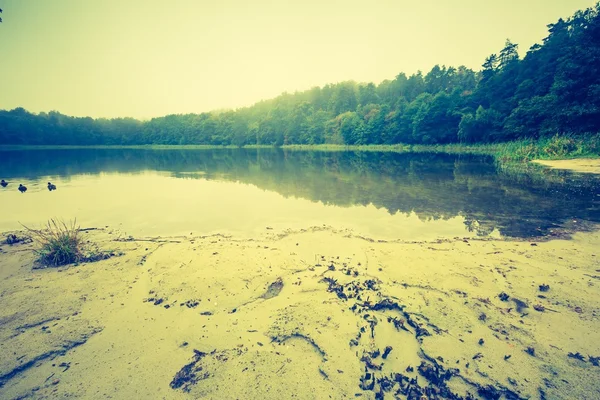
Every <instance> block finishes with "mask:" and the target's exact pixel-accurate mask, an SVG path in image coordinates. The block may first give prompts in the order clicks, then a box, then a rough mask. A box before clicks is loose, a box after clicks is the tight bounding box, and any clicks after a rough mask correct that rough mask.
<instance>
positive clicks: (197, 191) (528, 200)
mask: <svg viewBox="0 0 600 400" xmlns="http://www.w3.org/2000/svg"><path fill="white" fill-rule="evenodd" d="M0 178H2V179H5V180H7V181H8V182H10V184H9V186H8V187H7V188H4V189H2V188H0V204H1V206H2V211H3V217H2V219H1V220H0V231H8V230H16V229H21V228H22V226H21V224H23V225H26V226H28V227H39V226H41V225H42V224H43V223H44V222H45V221H47V220H48V219H50V218H61V219H65V220H70V219H73V218H77V221H78V223H79V224H80V225H81V226H82V227H104V226H109V227H111V228H117V229H119V230H121V231H123V232H126V233H127V234H130V235H145V236H156V235H163V236H165V235H189V234H190V233H191V234H193V235H204V234H214V233H221V234H228V235H234V236H236V237H237V236H239V237H252V236H254V235H256V234H260V233H264V232H267V231H269V230H271V229H272V230H273V231H274V232H279V231H281V230H283V229H287V228H293V229H302V228H310V227H314V226H322V225H328V226H333V227H335V228H339V229H349V230H352V231H353V232H354V233H356V234H360V235H364V236H367V237H371V238H374V239H401V240H420V239H432V238H452V237H456V236H460V237H463V236H464V237H473V236H483V237H485V236H489V237H515V238H519V237H536V236H546V235H554V234H557V232H560V231H562V230H563V229H568V230H577V229H583V227H585V225H586V223H587V222H599V221H600V179H599V178H598V177H596V176H593V175H580V174H579V175H578V174H572V173H568V172H564V171H550V170H543V169H535V170H534V172H529V173H520V172H510V171H506V170H504V169H501V168H499V167H498V166H497V165H496V164H495V163H494V161H493V159H492V158H491V157H483V156H469V155H449V154H429V153H394V152H351V151H348V152H342V151H334V152H325V151H297V150H296V151H293V150H281V149H210V150H146V149H92V148H90V149H66V150H65V149H63V150H38V149H36V150H2V151H0ZM48 181H51V182H52V183H54V184H55V185H56V186H57V187H58V189H57V190H56V191H53V192H49V191H48V189H47V187H46V185H47V182H48ZM20 183H22V184H24V185H25V186H27V187H28V191H27V192H26V193H25V194H21V193H19V191H18V190H17V187H18V185H19V184H20Z"/></svg>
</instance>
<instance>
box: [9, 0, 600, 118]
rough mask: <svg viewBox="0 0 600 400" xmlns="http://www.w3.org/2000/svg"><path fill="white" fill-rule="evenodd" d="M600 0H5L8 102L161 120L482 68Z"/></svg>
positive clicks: (32, 107) (35, 108) (37, 109)
mask: <svg viewBox="0 0 600 400" xmlns="http://www.w3.org/2000/svg"><path fill="white" fill-rule="evenodd" d="M595 3H596V0H453V1H450V0H370V1H366V0H364V1H355V0H345V1H328V0H300V1H267V0H259V1H240V0H218V1H217V0H211V1H207V0H196V1H194V0H170V1H164V0H160V1H159V0H103V1H95V0H52V1H49V0H0V8H2V9H3V10H4V12H3V14H2V15H1V17H2V19H3V21H4V22H3V23H2V24H0V79H1V80H0V109H12V108H15V107H24V108H26V109H28V110H30V111H32V112H40V111H50V110H57V111H60V112H62V113H65V114H69V115H76V116H92V117H124V116H131V117H136V118H143V119H145V118H151V117H155V116H161V115H165V114H170V113H176V114H178V113H191V112H194V113H199V112H203V111H210V110H214V109H220V108H236V107H241V106H247V105H251V104H253V103H254V102H256V101H258V100H261V99H266V98H271V97H275V96H277V95H278V94H280V93H281V92H283V91H288V92H294V91H296V90H305V89H309V88H311V87H313V86H322V85H325V84H327V83H335V82H340V81H344V80H355V81H358V82H376V83H378V82H380V81H382V80H384V79H393V78H394V77H395V76H396V75H397V74H398V73H399V72H406V73H407V74H411V73H413V72H416V71H417V70H422V71H424V72H427V71H428V70H429V69H431V67H433V66H434V65H435V64H445V65H453V66H459V65H461V64H462V65H466V66H467V67H470V68H473V69H480V65H481V64H482V63H483V61H484V58H485V57H486V56H488V55H489V54H491V53H493V52H497V51H499V50H500V49H501V48H502V46H503V45H504V41H505V40H506V38H510V39H511V40H512V41H513V42H516V43H518V44H519V45H520V52H521V54H522V55H523V54H524V53H525V51H526V50H527V49H528V48H529V47H530V46H531V45H532V44H533V43H535V42H539V41H540V40H541V39H542V38H543V37H545V36H546V32H547V30H546V25H547V24H548V23H552V22H555V21H556V20H557V19H558V18H560V17H564V18H567V17H569V16H570V15H571V14H573V12H575V11H576V10H578V9H582V8H586V7H589V6H592V5H593V4H595Z"/></svg>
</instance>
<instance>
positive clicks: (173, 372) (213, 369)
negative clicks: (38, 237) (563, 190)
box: [0, 227, 600, 399]
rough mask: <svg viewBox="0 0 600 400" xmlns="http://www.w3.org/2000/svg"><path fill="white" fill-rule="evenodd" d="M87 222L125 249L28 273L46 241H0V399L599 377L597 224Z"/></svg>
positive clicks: (579, 391) (574, 391) (559, 392)
mask: <svg viewBox="0 0 600 400" xmlns="http://www.w3.org/2000/svg"><path fill="white" fill-rule="evenodd" d="M82 234H83V235H86V236H85V237H87V238H89V240H90V241H93V242H96V243H98V244H99V245H100V247H101V248H103V249H110V250H114V251H116V252H122V253H123V255H122V256H119V257H113V258H110V259H108V260H103V261H99V262H95V263H87V264H81V265H79V266H74V265H70V266H65V267H60V268H46V269H35V270H33V269H32V265H33V261H34V254H33V253H32V251H31V250H32V248H33V244H31V243H28V244H17V245H13V246H9V245H6V244H3V245H2V246H1V252H0V275H1V277H2V278H3V279H2V280H1V281H0V295H1V297H2V299H3V308H2V311H0V320H1V321H2V324H1V325H0V335H1V337H2V340H1V341H0V343H2V348H3V350H4V351H3V352H2V353H1V354H2V356H0V395H1V397H6V398H18V397H19V396H31V397H35V398H46V397H52V398H54V397H64V396H73V397H84V398H105V397H107V396H111V395H115V394H117V395H118V397H122V398H144V397H145V398H156V397H161V398H168V399H171V398H173V399H183V398H198V397H202V396H204V397H205V398H214V399H217V398H236V397H238V398H259V397H260V398H290V397H292V396H294V395H295V396H297V397H299V398H310V397H311V396H315V395H316V396H318V397H321V398H323V397H328V396H329V395H331V396H333V398H342V397H354V396H355V395H360V396H362V397H364V398H374V397H375V395H376V394H377V393H378V392H379V391H380V390H384V388H388V386H389V385H391V388H392V389H390V391H389V392H387V391H385V390H384V397H385V398H392V397H393V396H392V394H393V393H394V392H395V391H396V390H400V388H401V387H402V385H403V384H405V383H406V382H404V381H403V379H405V378H406V379H411V378H418V383H419V385H421V386H425V385H426V384H427V383H430V384H431V385H432V387H435V388H436V390H449V391H451V392H452V393H455V394H458V395H461V396H465V394H466V392H470V393H471V394H473V395H474V396H475V398H486V397H485V396H491V395H492V394H493V393H497V394H505V395H509V394H510V393H513V394H514V395H516V396H520V397H532V398H538V397H539V396H540V393H542V391H543V393H545V395H546V396H548V398H557V399H568V398H574V397H575V398H591V397H593V396H594V395H595V394H596V393H598V391H599V390H600V382H598V380H597V379H596V377H597V373H598V371H600V367H599V366H597V365H596V364H595V363H598V358H597V357H600V354H596V353H599V349H598V348H597V346H596V343H598V342H600V333H599V332H600V320H599V317H600V294H599V293H598V290H597V285H598V284H599V282H598V280H599V279H600V254H597V249H598V248H600V231H599V230H598V227H596V230H593V231H590V232H579V233H575V234H574V235H573V236H572V239H570V240H564V239H555V240H549V241H536V242H531V241H511V240H506V239H500V240H497V239H492V240H472V239H463V238H455V239H448V240H432V241H414V242H400V241H397V242H385V241H377V240H374V239H369V238H364V237H360V236H357V235H353V234H351V233H349V232H347V231H337V230H335V229H333V228H327V227H320V228H314V229H302V230H284V231H281V232H270V233H269V234H267V235H263V236H258V237H255V238H251V239H237V238H235V237H225V236H220V235H212V236H203V237H177V238H175V237H173V238H170V237H163V238H129V236H128V235H126V234H123V235H120V236H119V232H117V231H111V230H108V229H97V230H89V231H86V232H84V233H82ZM116 237H121V239H119V240H118V241H116V240H115V238H116ZM123 237H125V238H127V239H122V238H123ZM540 285H549V290H548V291H545V292H542V291H540V289H539V286H540ZM501 293H505V294H507V295H508V296H509V297H508V299H505V300H506V301H502V300H501V299H500V298H499V297H498V295H499V294H501ZM388 346H389V347H391V349H390V350H388V353H387V354H386V357H385V358H384V357H383V354H384V353H385V351H386V349H387V348H388ZM528 348H532V349H533V350H531V351H532V352H533V354H530V353H528V352H526V351H527V350H528ZM9 349H10V350H9ZM569 354H570V355H569ZM422 363H424V364H422ZM419 367H421V368H419ZM411 368H412V371H411ZM365 370H366V371H367V373H365ZM436 371H437V372H436ZM441 371H449V372H448V374H449V375H446V378H442V377H441ZM391 377H395V378H396V379H397V380H396V381H394V380H393V379H392V378H391ZM403 377H404V378H403ZM375 378H376V379H375ZM388 380H389V382H388ZM84 382H85V384H83V383H84ZM403 382H404V383H403ZM565 382H568V383H565ZM494 391H495V392H494ZM488 398H491V397H488Z"/></svg>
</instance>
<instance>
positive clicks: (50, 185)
mask: <svg viewBox="0 0 600 400" xmlns="http://www.w3.org/2000/svg"><path fill="white" fill-rule="evenodd" d="M48 190H49V191H53V190H56V185H55V184H53V183H51V182H48Z"/></svg>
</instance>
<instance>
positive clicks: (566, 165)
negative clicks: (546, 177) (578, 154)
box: [532, 158, 600, 174]
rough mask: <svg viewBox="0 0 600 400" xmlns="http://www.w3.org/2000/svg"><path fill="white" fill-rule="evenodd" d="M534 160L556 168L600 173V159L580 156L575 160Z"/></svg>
mask: <svg viewBox="0 0 600 400" xmlns="http://www.w3.org/2000/svg"><path fill="white" fill-rule="evenodd" d="M532 162H534V163H537V164H541V165H544V166H546V167H550V168H554V169H566V170H569V171H573V172H584V173H589V174H600V159H598V158H578V159H574V160H533V161H532Z"/></svg>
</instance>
